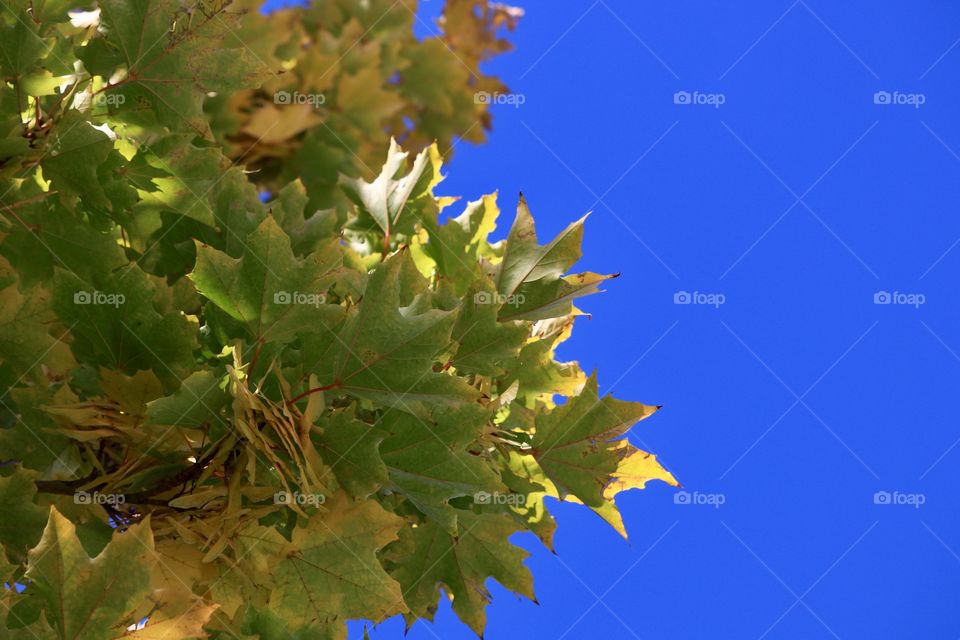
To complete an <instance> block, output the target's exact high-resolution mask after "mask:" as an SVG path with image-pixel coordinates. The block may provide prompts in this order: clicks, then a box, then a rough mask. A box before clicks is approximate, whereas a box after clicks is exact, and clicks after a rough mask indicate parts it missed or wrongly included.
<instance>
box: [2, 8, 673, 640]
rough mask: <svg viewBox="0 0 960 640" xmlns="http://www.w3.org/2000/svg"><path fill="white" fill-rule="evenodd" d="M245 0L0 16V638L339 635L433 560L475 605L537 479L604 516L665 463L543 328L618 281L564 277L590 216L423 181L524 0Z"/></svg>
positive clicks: (394, 607) (635, 411)
mask: <svg viewBox="0 0 960 640" xmlns="http://www.w3.org/2000/svg"><path fill="white" fill-rule="evenodd" d="M253 6H254V4H253V3H246V4H245V3H243V2H233V3H231V2H227V1H225V0H197V1H195V2H190V3H183V2H180V1H179V0H142V1H138V2H135V3H134V2H128V1H126V0H100V1H99V2H98V4H97V6H96V7H95V8H93V7H91V6H89V4H88V3H87V2H83V1H76V0H45V1H44V0H19V1H17V2H13V3H12V4H11V5H10V7H9V10H8V11H7V12H5V13H4V14H3V15H2V17H0V31H2V33H0V74H2V78H3V81H2V82H0V545H2V547H0V573H2V576H0V578H2V581H3V582H4V583H5V584H7V585H21V586H22V587H24V588H18V589H15V588H8V589H6V590H4V591H3V592H2V594H0V598H2V600H3V602H2V604H3V605H4V606H3V607H2V608H0V639H3V638H6V637H10V638H20V637H36V638H40V639H45V638H58V639H61V640H66V639H71V640H80V639H83V640H88V639H89V640H100V639H112V638H121V637H129V638H139V639H141V640H145V639H160V638H164V639H170V640H177V639H186V638H242V639H244V640H246V639H257V638H260V639H261V640H279V639H282V638H311V639H312V638H344V637H345V633H346V632H345V626H344V622H345V621H346V620H349V619H364V620H371V621H374V622H379V621H382V620H384V619H386V618H389V617H391V616H394V615H403V616H404V617H405V618H406V620H407V622H408V624H413V623H414V622H415V621H416V620H417V619H420V618H425V619H428V620H429V619H432V617H433V615H434V613H435V611H436V609H437V603H438V600H439V598H440V596H441V589H443V590H444V591H445V592H446V594H447V595H448V597H450V598H452V601H453V608H454V610H455V611H456V613H457V614H458V615H459V617H460V618H461V619H462V620H463V621H464V622H465V623H466V624H468V625H469V626H470V627H471V628H472V629H474V630H475V631H476V632H477V633H478V634H480V633H482V630H483V628H484V625H485V615H486V614H485V610H486V606H487V604H488V603H489V601H490V594H489V592H488V591H487V587H486V586H485V585H486V583H487V580H488V578H493V579H495V580H497V581H498V582H500V583H501V584H503V585H504V586H505V587H507V588H508V589H510V590H512V591H515V592H517V593H519V594H522V595H524V596H526V597H528V598H531V599H532V598H534V592H533V583H532V577H531V575H530V573H529V571H528V570H527V568H526V567H525V566H524V564H523V560H524V558H525V557H526V553H525V552H524V551H522V550H521V549H519V548H517V547H515V546H513V545H512V544H510V542H509V538H510V536H511V535H513V534H514V533H516V532H520V531H529V532H532V533H533V534H534V535H536V536H537V537H539V538H540V540H542V541H543V542H544V543H545V544H546V545H548V546H551V545H552V536H553V532H554V529H555V524H554V521H553V519H552V517H551V516H550V514H549V513H548V511H547V502H546V501H545V499H546V498H547V497H551V498H555V499H559V500H567V501H573V502H579V503H582V504H584V505H586V506H587V507H589V508H590V509H592V510H593V511H595V512H596V513H597V514H599V515H600V516H601V517H602V518H604V519H605V520H606V521H608V522H609V523H610V524H611V525H612V526H613V527H615V528H616V529H617V530H618V531H620V533H622V534H624V535H625V530H624V527H623V523H622V521H621V519H620V516H619V514H618V512H617V510H616V506H615V503H614V496H615V495H616V494H617V493H619V492H620V491H623V490H625V489H629V488H634V487H643V486H644V484H645V483H646V482H647V481H649V480H651V479H659V480H663V481H665V482H668V483H673V484H675V480H674V479H673V477H672V476H671V475H670V474H669V473H668V472H667V471H666V470H664V469H663V468H662V467H661V466H660V465H659V464H658V463H657V462H656V459H655V458H654V457H653V456H652V455H651V454H649V453H646V452H643V451H640V450H638V449H636V448H635V447H633V445H631V444H630V443H629V442H628V441H627V440H626V439H625V437H624V436H625V434H626V433H627V431H628V430H629V429H630V427H631V426H632V425H633V424H634V423H636V422H637V421H639V420H641V419H643V418H645V417H647V416H649V415H650V414H652V413H653V412H654V411H655V410H656V408H657V407H652V406H647V405H643V404H639V403H631V402H623V401H619V400H615V399H613V398H611V397H609V396H607V397H601V396H600V395H599V393H598V387H597V381H596V377H595V376H589V377H588V376H586V375H585V374H584V373H583V372H582V371H581V370H580V369H579V368H578V366H577V364H576V363H575V362H559V361H557V359H556V357H555V351H556V349H557V346H558V345H559V344H560V343H562V342H563V341H564V340H566V339H567V338H568V337H569V335H570V332H571V330H572V327H573V324H574V322H575V320H576V318H577V317H578V316H579V315H581V312H580V311H579V310H578V309H577V308H576V306H575V304H574V302H575V300H577V299H578V298H579V297H581V296H584V295H588V294H592V293H595V292H597V291H598V288H599V286H600V285H601V284H602V283H603V282H604V281H605V280H607V279H609V278H611V277H613V276H608V275H600V274H594V273H589V272H587V273H572V274H571V273H570V271H571V269H572V268H573V266H574V264H575V263H576V262H577V261H578V260H579V258H580V244H581V236H582V228H583V220H580V221H578V222H575V223H573V224H571V225H570V226H569V227H568V228H567V229H565V230H564V231H563V232H561V233H560V234H559V235H558V236H557V237H556V238H554V239H552V240H551V241H549V242H547V243H545V244H541V241H540V240H539V239H538V238H537V233H536V230H535V227H534V222H533V218H532V217H531V215H530V212H529V211H528V208H527V205H526V203H525V202H524V200H523V198H522V196H521V198H520V202H519V205H518V207H517V212H516V216H515V218H514V220H513V223H512V225H511V226H510V228H509V231H508V233H507V236H506V238H505V239H503V240H501V241H497V242H494V241H492V237H493V234H494V233H495V229H496V225H497V224H498V217H499V213H500V211H499V206H498V203H497V195H496V194H489V195H485V196H482V197H481V198H479V199H477V200H475V201H471V202H467V203H465V204H462V203H460V201H458V200H457V199H456V198H451V197H447V196H441V195H438V194H437V193H436V187H437V185H438V184H439V183H440V182H441V180H442V179H443V175H442V173H441V167H442V156H441V151H440V147H439V146H438V144H437V143H433V144H425V140H427V139H432V138H438V139H447V138H449V137H450V136H452V135H454V133H459V134H461V135H466V133H467V132H466V129H467V128H468V127H469V126H470V123H468V122H467V120H470V122H473V121H474V118H475V117H481V119H482V118H484V117H486V112H485V110H484V109H485V107H483V106H482V105H479V106H478V105H475V103H473V102H472V99H471V102H470V103H469V105H468V103H467V102H465V100H464V96H466V95H472V93H473V92H474V91H476V90H477V89H476V87H478V86H482V87H486V88H493V87H494V85H493V84H491V83H495V82H496V81H495V80H492V79H488V78H482V77H481V76H480V75H479V71H478V69H477V65H478V64H479V62H481V61H483V60H485V59H487V58H488V57H489V56H490V55H493V54H495V53H498V52H500V51H502V50H503V49H504V48H505V47H504V44H503V41H502V40H500V39H499V37H498V36H497V35H496V34H497V30H498V29H499V28H500V27H501V26H506V27H511V26H512V24H513V21H514V20H515V18H516V12H515V11H513V10H510V9H508V8H505V7H500V6H494V5H487V4H486V2H480V1H476V0H474V1H470V2H459V1H456V0H454V1H452V2H450V3H449V5H448V7H447V12H446V15H445V19H444V22H443V28H444V31H443V34H442V35H440V36H438V37H437V38H435V39H432V40H431V39H427V40H424V41H422V42H420V41H415V40H413V38H412V35H411V34H410V30H411V22H410V21H411V19H413V18H412V17H411V16H412V14H411V10H412V9H413V8H414V7H413V5H412V4H410V3H407V2H400V3H394V5H389V4H388V3H384V2H380V1H378V0H371V1H370V2H365V3H352V2H346V0H344V1H340V0H337V1H333V2H324V3H316V4H315V5H314V6H312V7H311V8H308V9H296V10H291V11H289V12H281V13H278V14H273V15H271V16H267V17H263V16H258V15H256V14H248V15H244V14H245V11H244V10H245V9H249V8H251V7H253ZM377 18H380V19H379V20H378V19H377ZM351 42H354V44H355V46H349V43H351ZM453 48H456V53H454V52H453V51H451V49H453ZM442 51H447V54H444V53H442ZM448 54H451V55H454V56H455V57H456V58H458V59H459V61H458V62H457V65H452V64H451V61H450V59H449V58H448V57H446V56H447V55H448ZM458 65H466V66H467V67H469V68H470V69H471V73H470V74H467V75H464V72H462V71H463V70H462V69H458ZM452 69H458V70H457V71H455V72H454V71H452ZM327 72H329V73H327ZM396 74H399V75H398V76H396V78H398V79H399V80H397V81H396V82H395V81H394V76H395V75H396ZM478 82H479V83H480V84H477V83H478ZM325 83H326V84H325ZM351 87H352V88H351ZM378 87H379V88H380V89H378ZM301 90H302V91H308V90H317V91H329V94H328V95H329V96H330V97H331V98H330V99H331V100H332V106H331V108H330V109H328V110H317V111H315V112H313V113H311V114H310V117H309V118H308V120H309V125H308V126H304V127H299V125H298V126H295V127H290V126H288V125H289V124H290V120H291V119H295V116H292V115H290V114H289V113H287V114H286V115H283V116H276V118H275V119H276V121H277V122H279V123H280V124H278V125H277V126H281V127H284V128H285V129H284V134H283V136H279V137H275V138H269V139H268V137H265V136H259V135H252V134H251V131H254V130H255V129H251V127H256V126H261V125H262V124H263V122H268V121H270V119H271V118H274V116H272V115H270V113H271V109H274V110H278V111H279V108H278V107H277V105H276V104H274V103H266V102H264V100H263V96H265V95H270V94H271V92H276V91H301ZM377 91H380V93H379V94H378V93H377ZM351 92H352V93H351ZM444 100H447V101H448V102H444ZM425 105H429V106H425ZM284 106H285V107H294V106H296V105H292V104H291V105H284ZM467 106H469V109H468V108H467ZM264 114H266V115H264ZM414 114H415V115H416V118H414ZM467 114H469V115H467ZM464 118H466V119H464ZM258 122H259V123H261V124H259V125H258V124H255V123H258ZM385 123H386V125H385ZM411 123H412V124H411ZM402 127H405V128H403V129H402V130H401V128H402ZM411 127H412V128H411ZM324 131H326V132H327V133H324ZM391 132H392V133H394V134H395V135H397V136H398V137H401V138H403V139H404V140H405V144H406V145H407V146H408V147H409V148H411V149H413V150H412V151H405V150H403V148H401V146H400V144H398V143H397V142H396V141H395V140H393V139H390V138H389V135H390V133H391ZM328 134H330V135H332V136H333V138H332V140H333V141H336V140H338V139H340V138H344V139H346V140H349V141H350V142H344V140H340V147H337V145H336V144H334V142H333V141H331V138H328V137H327V135H328ZM244 136H247V138H249V139H256V142H254V143H252V146H251V144H250V143H249V140H248V142H244V141H243V140H244ZM388 145H389V148H388V150H387V157H386V161H385V162H383V165H382V169H381V170H380V171H379V172H376V171H366V170H361V169H360V168H358V166H357V165H355V164H354V162H358V163H359V164H364V161H363V160H362V159H361V158H362V157H363V156H366V155H368V154H370V153H373V151H374V150H376V151H377V153H378V154H382V153H383V150H384V149H385V148H387V147H388ZM267 147H269V148H267ZM238 149H243V151H238ZM334 149H336V151H334ZM248 152H249V153H250V154H252V156H253V157H254V158H255V160H254V161H253V162H254V163H255V164H256V166H257V168H260V169H263V175H262V176H260V174H257V173H250V170H251V166H247V165H241V164H240V163H239V162H240V159H241V158H242V156H243V155H244V154H246V153H248ZM344 154H346V155H344ZM347 156H350V157H352V158H353V159H352V160H349V159H347V160H345V158H347ZM258 176H260V177H258ZM330 176H333V178H332V179H331V177H330ZM267 187H269V189H268V190H265V189H266V188H267ZM560 397H562V398H564V400H563V401H560V400H559V398H560Z"/></svg>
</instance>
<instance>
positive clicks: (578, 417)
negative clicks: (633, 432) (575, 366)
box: [531, 374, 677, 537]
mask: <svg viewBox="0 0 960 640" xmlns="http://www.w3.org/2000/svg"><path fill="white" fill-rule="evenodd" d="M658 408H659V407H652V406H649V405H645V404H641V403H639V402H624V401H622V400H617V399H615V398H613V397H611V396H609V395H608V396H605V397H603V398H601V397H600V396H599V395H598V389H597V378H596V375H595V374H594V375H591V376H590V378H589V379H588V380H587V384H586V386H585V387H584V388H583V391H582V392H581V393H580V395H578V396H576V397H574V398H571V399H570V400H569V401H568V402H567V403H566V404H564V405H563V406H560V407H557V408H555V409H553V410H552V411H550V412H548V413H543V414H541V415H539V416H537V420H536V433H535V434H534V437H533V442H532V447H533V448H532V451H531V453H532V456H533V458H534V459H535V460H536V461H537V463H538V464H539V465H540V467H541V468H542V469H543V471H544V473H545V475H546V477H547V478H549V479H550V481H551V482H552V483H553V484H554V485H555V486H556V489H557V491H558V492H559V497H561V498H563V497H566V496H567V495H572V496H575V497H576V498H577V499H578V500H580V501H581V502H583V503H584V504H585V505H587V506H588V507H590V508H591V509H593V510H594V511H596V512H597V513H598V514H599V515H601V516H602V517H603V518H604V519H605V520H607V521H608V522H610V524H611V525H613V526H614V528H616V529H617V531H618V532H620V533H621V534H622V535H623V536H624V537H626V532H625V530H624V528H623V523H622V521H621V520H620V516H619V514H618V513H617V510H616V507H615V505H614V504H613V493H615V492H616V491H620V490H623V489H628V488H632V487H635V486H636V487H643V485H644V484H645V483H646V481H647V480H650V479H660V480H664V481H666V482H668V483H670V484H673V485H676V484H677V483H676V480H674V479H673V476H672V475H670V474H669V473H668V472H666V471H665V470H663V469H662V468H660V466H659V465H658V464H655V459H654V460H652V461H649V460H648V459H647V458H646V456H650V454H647V453H646V452H641V451H639V450H637V449H635V448H634V447H633V446H632V445H630V444H629V443H628V442H627V441H626V440H623V439H621V438H622V437H623V436H624V435H625V434H626V433H627V431H629V430H630V428H631V427H632V426H633V425H634V424H635V423H637V422H638V421H640V420H643V419H644V418H647V417H649V416H650V415H652V414H653V413H654V412H655V411H656V410H657V409H658ZM638 453H639V454H641V455H639V456H638V455H637V454H638ZM641 464H643V465H644V468H645V469H646V473H645V474H644V475H638V474H637V473H636V471H637V467H638V465H641ZM611 488H612V489H615V490H616V491H614V492H611Z"/></svg>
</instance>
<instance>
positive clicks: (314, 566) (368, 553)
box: [251, 497, 403, 628]
mask: <svg viewBox="0 0 960 640" xmlns="http://www.w3.org/2000/svg"><path fill="white" fill-rule="evenodd" d="M327 506H328V507H329V510H328V512H327V513H326V514H322V515H321V514H316V515H315V516H313V517H312V518H311V519H310V521H309V522H308V523H307V526H306V527H298V528H297V529H295V530H294V533H293V537H292V539H291V541H290V542H289V543H286V541H284V540H283V539H282V538H280V539H277V538H276V537H273V536H268V537H265V538H263V541H262V542H261V544H262V545H263V546H264V548H265V549H266V551H267V552H269V553H275V554H279V555H281V559H280V560H279V561H277V562H275V563H272V565H271V567H270V574H271V576H272V580H273V583H274V586H273V588H272V590H271V593H270V610H271V611H272V612H274V613H275V614H277V615H279V616H281V617H283V618H284V619H285V620H287V621H289V622H290V623H291V627H293V628H297V627H300V626H305V625H308V624H310V623H312V622H333V621H336V620H341V619H347V618H367V619H371V620H375V621H380V620H384V619H386V618H388V617H390V616H393V615H396V614H397V613H401V612H402V611H403V598H402V596H401V594H400V585H399V584H397V582H396V581H395V580H394V579H393V578H391V577H390V576H389V575H387V573H386V572H385V571H384V569H383V567H382V566H381V565H380V561H379V560H378V559H377V556H376V553H377V551H379V550H380V549H381V548H383V547H384V546H385V545H387V544H388V543H390V542H392V541H393V540H395V539H396V535H397V530H398V529H399V528H400V527H401V526H402V524H403V521H402V520H401V519H400V518H398V517H397V516H395V515H393V514H391V513H390V512H388V511H385V510H384V509H383V508H381V507H380V506H379V505H377V504H376V503H375V502H371V501H366V502H360V503H352V502H349V501H348V500H347V499H346V498H345V497H338V498H336V499H335V500H333V501H331V502H330V503H328V505H327ZM251 535H255V534H251Z"/></svg>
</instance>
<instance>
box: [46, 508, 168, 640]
mask: <svg viewBox="0 0 960 640" xmlns="http://www.w3.org/2000/svg"><path fill="white" fill-rule="evenodd" d="M153 561H154V555H153V534H152V532H151V529H150V524H149V521H147V522H145V523H143V524H140V525H136V526H134V527H132V528H130V529H129V530H128V531H125V532H124V533H117V534H114V537H113V540H112V541H111V542H110V544H108V545H107V546H106V548H105V549H104V550H103V551H102V552H100V554H99V555H98V556H97V557H96V558H93V559H91V558H90V557H89V556H88V555H87V553H86V551H84V549H83V547H82V546H81V544H80V540H79V539H78V538H77V534H76V528H75V527H74V525H73V523H72V522H70V520H68V519H67V518H65V517H64V516H62V515H60V512H59V511H57V510H56V508H55V507H51V508H50V518H49V520H48V521H47V526H46V529H45V530H44V532H43V537H42V538H41V539H40V543H39V544H38V545H37V546H36V547H34V548H33V549H31V550H30V555H29V560H28V563H27V578H29V579H30V581H31V585H30V588H31V590H36V593H37V594H38V595H39V597H40V598H41V600H42V601H43V604H44V608H45V610H46V619H47V621H48V622H49V623H50V625H51V626H52V627H53V628H54V629H55V630H56V632H57V637H58V638H60V639H61V640H110V639H111V638H115V637H117V634H118V632H119V631H120V630H121V629H122V628H123V627H125V626H126V625H129V624H131V623H132V622H134V621H133V620H130V619H129V618H128V616H129V615H130V614H131V613H132V612H133V609H134V607H135V606H136V605H137V604H138V602H139V600H140V599H141V598H143V597H144V596H146V595H147V593H149V591H150V567H151V566H152V564H153ZM118 627H119V629H118Z"/></svg>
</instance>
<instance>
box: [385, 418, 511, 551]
mask: <svg viewBox="0 0 960 640" xmlns="http://www.w3.org/2000/svg"><path fill="white" fill-rule="evenodd" d="M490 417H491V416H490V411H488V410H486V409H484V408H483V407H480V406H479V405H464V406H463V407H461V408H459V409H456V410H450V409H446V410H445V409H442V408H438V409H436V410H435V411H434V412H433V415H432V416H431V418H430V419H429V420H422V419H420V418H418V417H416V416H412V415H410V414H406V413H401V412H397V411H388V412H386V413H385V414H384V416H383V418H382V420H381V423H380V425H381V427H382V428H383V429H384V430H386V431H388V432H389V433H390V435H389V436H387V437H386V438H385V439H384V441H383V442H382V443H381V444H380V456H381V458H382V459H383V461H384V463H385V464H386V465H387V469H388V470H389V474H390V481H391V483H392V484H393V485H394V486H395V487H396V490H397V491H399V492H400V493H401V494H403V495H404V496H406V497H407V498H408V499H409V500H410V501H411V502H412V503H413V504H414V505H415V506H416V507H417V508H418V509H419V510H420V511H422V512H423V513H424V514H426V515H427V516H428V517H429V518H431V519H432V520H434V521H436V522H438V523H440V525H441V526H442V527H443V528H444V529H446V530H447V531H449V532H451V533H455V532H456V531H457V513H458V512H457V511H456V510H455V509H453V508H452V507H450V505H449V504H448V501H449V500H451V499H453V498H457V497H460V496H473V495H474V494H476V493H478V492H483V491H494V490H495V489H496V488H497V486H498V485H499V480H500V478H499V475H498V474H497V473H496V472H495V471H494V470H493V468H492V466H491V465H490V463H489V461H488V460H487V459H485V458H484V457H483V456H482V455H480V454H479V450H480V447H479V446H478V445H477V444H476V442H477V440H478V439H479V437H480V435H481V434H482V431H483V429H484V427H485V426H486V425H487V423H488V421H489V420H490Z"/></svg>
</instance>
